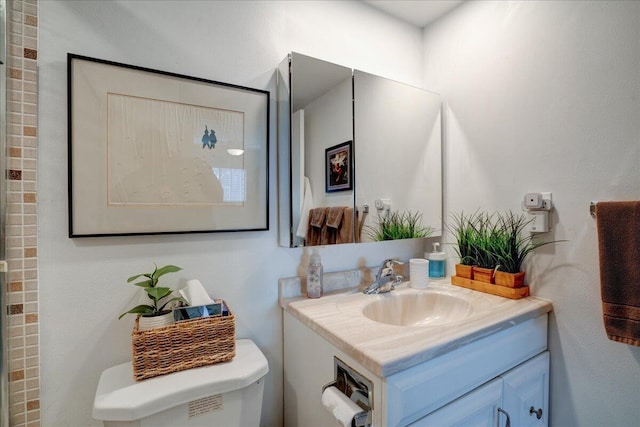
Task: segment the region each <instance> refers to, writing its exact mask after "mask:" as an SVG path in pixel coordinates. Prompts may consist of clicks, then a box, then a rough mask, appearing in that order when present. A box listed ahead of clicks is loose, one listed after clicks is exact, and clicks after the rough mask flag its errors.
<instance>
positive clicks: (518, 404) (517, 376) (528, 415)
mask: <svg viewBox="0 0 640 427" xmlns="http://www.w3.org/2000/svg"><path fill="white" fill-rule="evenodd" d="M502 379H503V381H504V391H503V394H504V397H503V403H504V408H505V410H506V411H507V412H509V415H510V416H511V425H512V426H517V427H546V426H547V425H548V420H549V352H547V351H545V352H544V353H542V354H540V355H538V356H536V357H534V358H533V359H531V360H529V361H527V362H525V363H523V364H522V365H520V366H516V367H515V368H513V369H512V370H510V371H509V372H507V373H505V374H503V375H502Z"/></svg>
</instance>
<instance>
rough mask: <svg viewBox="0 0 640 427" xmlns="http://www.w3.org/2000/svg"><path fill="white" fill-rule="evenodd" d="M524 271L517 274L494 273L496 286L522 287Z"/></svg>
mask: <svg viewBox="0 0 640 427" xmlns="http://www.w3.org/2000/svg"><path fill="white" fill-rule="evenodd" d="M524 275H525V273H524V271H521V272H519V273H507V272H504V271H500V270H498V271H496V274H495V280H496V285H500V286H507V287H509V288H521V287H523V286H524Z"/></svg>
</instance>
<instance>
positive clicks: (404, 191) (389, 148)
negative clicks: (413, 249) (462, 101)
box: [354, 70, 442, 241]
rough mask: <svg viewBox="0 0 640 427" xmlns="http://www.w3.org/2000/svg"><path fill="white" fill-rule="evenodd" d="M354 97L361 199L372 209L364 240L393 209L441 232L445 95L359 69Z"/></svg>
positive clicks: (358, 201)
mask: <svg viewBox="0 0 640 427" xmlns="http://www.w3.org/2000/svg"><path fill="white" fill-rule="evenodd" d="M354 99H355V102H354V118H355V120H354V123H355V132H354V133H355V137H356V145H355V158H356V159H357V167H356V169H355V170H356V183H357V185H356V204H357V206H363V205H368V206H370V209H371V215H369V216H368V218H367V219H366V224H365V232H364V233H363V237H362V241H370V240H371V238H372V237H371V234H372V233H370V232H369V233H368V232H366V230H371V229H372V227H373V228H376V227H377V225H378V222H379V218H381V217H383V216H385V215H388V213H389V212H400V213H411V214H413V215H416V214H419V215H422V217H421V225H422V227H424V228H429V229H432V230H433V232H432V233H431V234H430V235H431V236H439V235H441V233H442V230H441V228H442V226H441V223H442V222H441V221H442V161H441V158H442V155H441V146H442V144H441V124H440V123H441V104H442V102H441V98H440V95H438V94H436V93H433V92H429V91H427V90H423V89H419V88H415V87H412V86H409V85H406V84H403V83H399V82H396V81H393V80H389V79H385V78H382V77H379V76H375V75H372V74H368V73H364V72H362V71H358V70H355V71H354Z"/></svg>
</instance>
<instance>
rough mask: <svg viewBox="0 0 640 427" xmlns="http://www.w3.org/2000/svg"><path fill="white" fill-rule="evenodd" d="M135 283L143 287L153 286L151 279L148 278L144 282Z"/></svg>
mask: <svg viewBox="0 0 640 427" xmlns="http://www.w3.org/2000/svg"><path fill="white" fill-rule="evenodd" d="M134 285H136V286H140V287H141V288H150V287H152V286H151V279H147V280H145V281H143V282H138V283H134Z"/></svg>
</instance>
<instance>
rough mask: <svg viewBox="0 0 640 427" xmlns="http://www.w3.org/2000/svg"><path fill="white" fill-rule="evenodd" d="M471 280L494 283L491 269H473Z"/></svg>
mask: <svg viewBox="0 0 640 427" xmlns="http://www.w3.org/2000/svg"><path fill="white" fill-rule="evenodd" d="M473 280H477V281H479V282H486V283H494V281H493V268H481V267H473Z"/></svg>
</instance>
